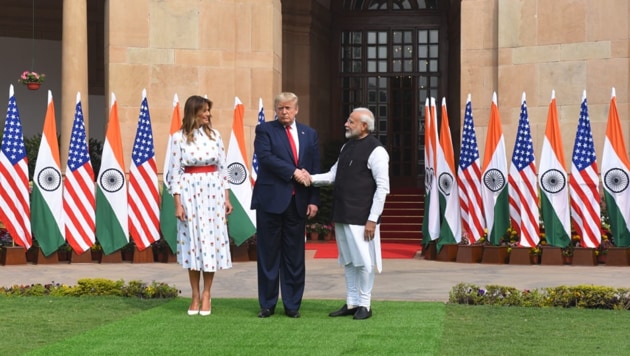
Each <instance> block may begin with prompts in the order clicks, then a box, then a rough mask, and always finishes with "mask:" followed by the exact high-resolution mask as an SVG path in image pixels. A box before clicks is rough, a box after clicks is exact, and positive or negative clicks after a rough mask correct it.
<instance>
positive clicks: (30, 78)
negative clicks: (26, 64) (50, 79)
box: [18, 70, 46, 90]
mask: <svg viewBox="0 0 630 356" xmlns="http://www.w3.org/2000/svg"><path fill="white" fill-rule="evenodd" d="M45 80H46V74H43V73H42V74H39V73H37V72H33V71H28V70H25V71H24V72H22V75H21V76H20V79H18V82H20V83H22V84H24V85H25V86H26V87H27V88H28V89H29V90H37V89H39V87H40V86H41V85H42V83H43V82H44V81H45Z"/></svg>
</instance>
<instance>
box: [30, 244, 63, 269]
mask: <svg viewBox="0 0 630 356" xmlns="http://www.w3.org/2000/svg"><path fill="white" fill-rule="evenodd" d="M33 263H35V264H37V265H56V264H58V263H59V256H58V255H57V252H53V253H51V254H50V255H48V256H44V253H43V252H42V249H41V248H39V247H38V248H37V256H36V257H35V261H34V262H33Z"/></svg>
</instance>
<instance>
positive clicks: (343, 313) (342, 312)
mask: <svg viewBox="0 0 630 356" xmlns="http://www.w3.org/2000/svg"><path fill="white" fill-rule="evenodd" d="M356 311H357V308H352V309H348V304H344V305H343V307H341V308H339V310H335V311H334V312H332V313H330V314H328V316H346V315H354V313H355V312H356Z"/></svg>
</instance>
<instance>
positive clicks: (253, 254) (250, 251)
mask: <svg viewBox="0 0 630 356" xmlns="http://www.w3.org/2000/svg"><path fill="white" fill-rule="evenodd" d="M247 255H248V256H249V260H250V261H258V247H257V246H256V244H255V243H250V244H248V245H247Z"/></svg>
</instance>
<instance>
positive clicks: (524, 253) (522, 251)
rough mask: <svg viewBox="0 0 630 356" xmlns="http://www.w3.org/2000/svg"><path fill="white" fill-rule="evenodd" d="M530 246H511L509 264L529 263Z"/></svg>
mask: <svg viewBox="0 0 630 356" xmlns="http://www.w3.org/2000/svg"><path fill="white" fill-rule="evenodd" d="M531 250H532V249H531V248H530V247H512V251H511V252H510V264H511V265H531V264H532V259H531V256H532V255H531Z"/></svg>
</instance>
